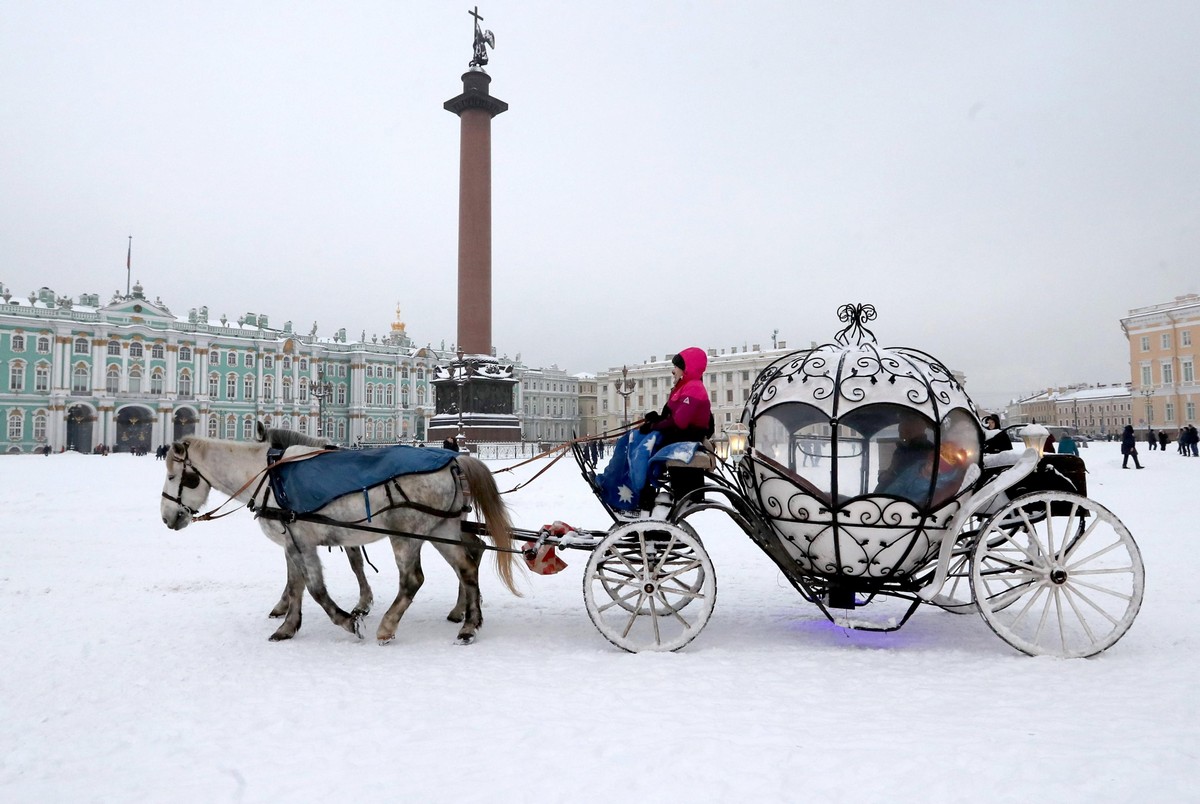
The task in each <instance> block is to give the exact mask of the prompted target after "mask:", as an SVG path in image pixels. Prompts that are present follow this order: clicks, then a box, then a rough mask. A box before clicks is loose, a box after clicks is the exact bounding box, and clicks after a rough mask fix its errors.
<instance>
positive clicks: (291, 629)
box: [270, 551, 304, 642]
mask: <svg viewBox="0 0 1200 804" xmlns="http://www.w3.org/2000/svg"><path fill="white" fill-rule="evenodd" d="M284 553H285V556H286V561H285V562H284V563H286V564H287V583H286V584H285V585H284V587H283V597H281V598H280V599H279V604H278V605H277V606H276V607H275V608H276V609H278V608H279V606H283V612H282V613H283V614H286V615H287V616H286V617H285V618H284V621H283V622H282V623H280V624H279V628H277V629H275V633H273V634H271V637H270V639H271V641H272V642H280V641H282V640H285V639H291V638H292V637H294V636H295V635H296V632H297V631H299V630H300V619H301V617H300V606H301V604H302V603H303V602H304V570H303V568H302V567H300V566H298V565H297V564H295V563H294V562H293V561H292V559H291V557H290V556H287V551H284ZM271 616H272V617H275V616H279V615H276V614H275V612H274V610H272V612H271Z"/></svg>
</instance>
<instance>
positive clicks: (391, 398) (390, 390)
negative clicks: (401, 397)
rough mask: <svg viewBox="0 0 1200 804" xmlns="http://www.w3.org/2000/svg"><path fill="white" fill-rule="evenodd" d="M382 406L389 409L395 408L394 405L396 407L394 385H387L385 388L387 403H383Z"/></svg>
mask: <svg viewBox="0 0 1200 804" xmlns="http://www.w3.org/2000/svg"><path fill="white" fill-rule="evenodd" d="M384 404H385V405H387V406H388V407H389V408H391V407H395V405H396V387H395V386H394V385H389V386H388V387H387V401H385V402H384Z"/></svg>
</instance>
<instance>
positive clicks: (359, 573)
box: [346, 547, 375, 617]
mask: <svg viewBox="0 0 1200 804" xmlns="http://www.w3.org/2000/svg"><path fill="white" fill-rule="evenodd" d="M346 558H347V559H348V560H349V561H350V569H352V570H354V577H355V578H357V579H358V604H357V605H356V606H355V607H354V608H353V609H352V610H351V612H350V613H351V614H354V615H357V616H359V617H365V616H366V615H367V614H368V613H369V612H370V611H371V604H372V603H374V602H375V596H374V595H372V594H371V585H370V584H369V583H367V573H366V572H365V571H364V570H363V550H362V548H361V547H347V548H346Z"/></svg>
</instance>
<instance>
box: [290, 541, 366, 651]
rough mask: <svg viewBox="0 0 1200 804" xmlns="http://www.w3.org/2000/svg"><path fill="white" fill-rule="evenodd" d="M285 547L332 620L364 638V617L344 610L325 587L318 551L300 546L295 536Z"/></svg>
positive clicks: (318, 602) (307, 585)
mask: <svg viewBox="0 0 1200 804" xmlns="http://www.w3.org/2000/svg"><path fill="white" fill-rule="evenodd" d="M285 549H286V550H287V554H288V561H290V562H294V563H295V564H296V566H297V569H298V570H299V571H300V572H301V573H302V574H303V577H304V584H305V586H306V587H307V589H308V593H309V594H310V595H312V597H313V600H315V601H317V604H318V605H319V606H320V607H321V608H323V609H324V610H325V613H326V614H327V615H329V619H330V621H331V622H333V624H334V625H340V626H341V627H342V628H345V629H346V630H347V631H349V632H350V633H352V634H354V635H355V636H356V637H358V638H359V639H362V617H359V616H357V615H354V614H350V613H349V612H346V611H343V610H342V609H341V607H340V606H338V604H337V603H334V602H333V599H332V598H330V597H329V592H328V590H326V588H325V575H324V573H323V572H322V569H321V557H320V556H319V555H317V551H316V550H315V549H314V548H313V547H311V546H308V547H304V548H302V547H300V546H299V545H298V544H297V543H296V539H295V538H290V539H288V542H287V545H286V547H285ZM301 597H303V595H301Z"/></svg>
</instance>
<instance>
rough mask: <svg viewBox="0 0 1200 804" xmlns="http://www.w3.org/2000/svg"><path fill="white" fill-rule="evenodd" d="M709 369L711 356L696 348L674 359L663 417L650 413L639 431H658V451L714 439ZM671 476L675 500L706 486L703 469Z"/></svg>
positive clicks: (676, 470)
mask: <svg viewBox="0 0 1200 804" xmlns="http://www.w3.org/2000/svg"><path fill="white" fill-rule="evenodd" d="M706 368H708V355H707V354H705V353H704V350H703V349H698V348H696V347H695V346H690V347H688V348H687V349H684V350H683V351H682V352H680V353H679V354H677V355H675V356H674V357H673V358H671V376H672V377H674V378H675V385H674V386H673V387H672V388H671V396H670V397H669V398H668V399H667V404H666V405H665V406H663V409H662V413H656V412H654V411H650V412H649V413H647V414H646V421H645V422H644V423H643V424H642V426H641V427H640V428H638V429H639V430H640V431H641V432H642V433H649V432H651V431H654V430H657V431H658V433H659V442H658V448H659V449H661V448H662V447H663V446H665V445H667V444H674V443H676V442H678V441H703V440H704V439H706V438H710V437H711V436H712V434H713V431H714V429H715V428H714V424H713V417H712V404H711V403H710V402H709V399H708V389H707V388H705V387H704V380H703V377H704V370H705V369H706ZM670 475H671V489H672V491H673V492H674V494H675V499H679V498H680V497H681V496H683V494H685V493H686V492H688V491H690V490H692V489H695V488H699V487H700V486H701V485H703V483H704V472H703V471H702V470H700V469H688V468H681V467H672V468H671V469H670Z"/></svg>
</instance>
